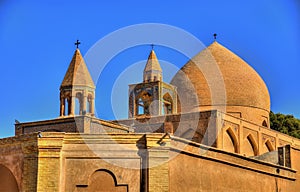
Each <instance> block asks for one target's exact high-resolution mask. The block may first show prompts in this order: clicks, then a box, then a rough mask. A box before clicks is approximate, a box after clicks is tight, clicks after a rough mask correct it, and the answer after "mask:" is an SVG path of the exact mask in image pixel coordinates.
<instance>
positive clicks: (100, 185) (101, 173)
mask: <svg viewBox="0 0 300 192" xmlns="http://www.w3.org/2000/svg"><path fill="white" fill-rule="evenodd" d="M76 188H77V189H76V191H78V192H79V191H85V192H95V191H97V192H127V191H128V185H124V184H121V185H120V184H118V183H117V178H116V176H115V175H114V174H113V173H112V172H111V171H109V170H107V169H99V170H97V171H95V172H94V173H93V174H92V175H91V176H90V177H89V180H88V185H77V186H76Z"/></svg>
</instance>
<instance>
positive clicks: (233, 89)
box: [171, 42, 270, 124]
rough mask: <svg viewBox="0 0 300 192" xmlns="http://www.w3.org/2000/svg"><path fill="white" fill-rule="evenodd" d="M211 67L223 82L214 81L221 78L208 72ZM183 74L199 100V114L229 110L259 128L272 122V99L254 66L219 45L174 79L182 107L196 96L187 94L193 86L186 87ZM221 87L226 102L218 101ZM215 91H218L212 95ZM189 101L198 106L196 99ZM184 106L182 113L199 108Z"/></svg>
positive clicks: (189, 103) (228, 111)
mask: <svg viewBox="0 0 300 192" xmlns="http://www.w3.org/2000/svg"><path fill="white" fill-rule="evenodd" d="M210 66H216V68H215V69H217V68H219V74H220V76H221V78H222V79H223V82H220V80H218V81H213V80H211V79H214V78H215V76H217V73H216V71H214V70H207V69H208V68H210ZM203 69H204V71H206V72H205V73H204V72H203ZM182 74H184V76H185V78H187V79H188V80H189V82H190V83H191V85H192V86H193V88H194V92H195V96H196V97H197V99H198V104H197V105H198V110H199V107H200V110H205V109H214V108H215V107H216V106H226V112H227V113H231V114H233V115H235V116H238V117H241V118H244V119H248V120H250V121H254V122H256V123H259V124H261V122H262V121H263V119H265V120H266V121H267V122H268V119H269V117H268V114H269V112H270V96H269V92H268V89H267V86H266V85H265V83H264V81H263V80H262V78H261V77H260V76H259V75H258V73H257V72H256V71H255V70H254V69H253V68H252V67H251V66H250V65H248V64H247V63H246V62H245V61H244V60H242V59H241V58H240V57H238V56H237V55H236V54H234V53H233V52H231V51H230V50H228V49H227V48H225V47H224V46H222V45H220V44H219V43H217V42H214V43H212V44H211V45H210V46H208V47H207V48H206V49H204V50H203V51H201V52H200V53H198V54H197V55H196V56H195V57H194V58H192V59H191V60H190V61H189V62H187V63H186V64H185V65H184V66H183V67H182V68H181V70H180V71H179V72H178V73H177V74H176V75H175V76H174V78H173V79H172V82H171V84H173V85H175V86H177V88H178V94H179V99H180V97H181V99H180V100H179V101H178V103H179V106H180V103H182V98H187V97H189V95H193V94H191V93H190V92H191V91H189V90H187V89H188V88H189V87H190V86H188V85H187V84H186V82H187V80H184V81H183V79H184V77H183V75H182ZM218 82H219V83H218ZM221 84H223V91H225V94H226V99H223V100H222V99H220V98H218V95H220V94H219V93H218V90H221V88H222V86H221ZM218 86H219V87H218ZM213 89H217V91H215V90H214V91H212V90H213ZM180 94H181V95H184V96H180ZM188 100H191V101H192V102H195V100H193V99H188ZM181 105H182V106H181V111H182V112H183V110H182V109H183V108H184V107H187V105H189V109H191V108H193V107H192V106H191V105H194V107H195V103H193V104H192V103H191V102H188V104H186V103H185V104H184V106H183V104H181ZM187 108H188V107H187ZM179 110H180V107H179Z"/></svg>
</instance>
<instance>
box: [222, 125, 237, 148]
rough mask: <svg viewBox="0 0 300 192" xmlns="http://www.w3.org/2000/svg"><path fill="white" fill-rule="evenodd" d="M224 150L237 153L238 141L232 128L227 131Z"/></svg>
mask: <svg viewBox="0 0 300 192" xmlns="http://www.w3.org/2000/svg"><path fill="white" fill-rule="evenodd" d="M223 148H224V150H226V151H229V152H232V153H237V152H238V150H237V139H236V136H235V134H234V132H233V131H232V130H231V128H229V129H227V130H226V132H225V134H224V137H223Z"/></svg>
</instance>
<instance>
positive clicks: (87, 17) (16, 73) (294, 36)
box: [0, 0, 300, 137]
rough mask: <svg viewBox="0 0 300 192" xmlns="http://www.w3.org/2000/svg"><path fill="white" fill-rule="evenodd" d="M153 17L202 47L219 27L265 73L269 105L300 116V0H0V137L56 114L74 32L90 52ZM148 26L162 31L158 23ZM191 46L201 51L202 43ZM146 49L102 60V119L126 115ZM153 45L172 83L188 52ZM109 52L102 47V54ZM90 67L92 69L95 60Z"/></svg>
mask: <svg viewBox="0 0 300 192" xmlns="http://www.w3.org/2000/svg"><path fill="white" fill-rule="evenodd" d="M147 23H152V24H153V23H154V24H164V25H168V26H173V27H176V28H178V29H180V30H184V31H185V32H187V33H188V34H190V35H192V36H193V37H195V38H197V39H198V40H200V41H201V42H202V43H203V45H205V46H208V45H209V44H211V43H212V42H213V34H214V33H217V34H218V36H217V41H218V42H219V43H220V44H222V45H224V46H225V47H227V48H229V49H230V50H231V51H233V52H234V53H236V54H237V55H238V56H240V57H241V58H242V59H244V60H245V61H246V62H248V63H249V64H250V65H251V66H252V67H253V68H254V69H255V70H256V71H257V72H258V73H259V74H260V76H261V77H262V78H263V80H264V81H265V83H266V85H267V87H268V89H269V92H270V97H271V110H272V111H273V112H275V113H278V112H280V113H284V114H292V115H294V116H295V117H297V118H300V110H299V108H300V99H299V95H300V84H299V72H300V3H299V1H297V0H289V1H286V0H277V1H274V0H251V1H239V0H236V1H230V0H229V1H221V0H214V1H201V0H194V1H169V0H165V1H158V0H151V1H130V0H128V1H115V0H110V1H86V2H83V1H76V0H73V1H67V0H66V1H58V0H51V1H48V0H45V1H30V0H26V1H25V0H2V1H0V56H1V64H0V65H1V75H0V87H1V94H0V101H1V103H2V104H1V110H0V137H8V136H13V135H14V123H15V120H18V121H20V122H28V121H36V120H43V119H53V118H57V117H58V116H59V86H60V84H61V82H62V79H63V77H64V75H65V72H66V70H67V68H68V65H69V63H70V61H71V58H72V55H73V53H74V51H75V45H74V42H75V41H76V40H77V39H79V40H80V41H81V44H80V47H79V48H80V51H81V53H82V55H86V54H87V53H89V51H90V50H91V49H93V48H95V45H96V44H97V43H98V44H99V43H101V42H102V40H103V39H105V38H106V39H107V37H110V35H111V34H112V33H114V32H115V31H117V30H120V29H124V28H126V27H128V26H134V25H137V24H140V25H141V24H147ZM150 33H151V34H153V33H154V34H156V33H157V36H160V35H161V34H160V32H157V31H150ZM126 41H127V39H126V38H125V39H124V40H121V41H119V42H115V43H116V44H118V43H124V42H125V43H126ZM179 41H180V39H179ZM181 42H182V43H183V44H184V43H186V42H184V40H181ZM193 49H194V50H195V51H198V50H197V49H199V51H200V50H201V47H199V48H198V47H195V48H193ZM150 50H151V47H150V46H149V44H147V43H145V44H144V45H143V44H140V45H138V46H132V47H129V48H127V49H124V50H123V51H121V52H118V53H117V54H115V55H114V57H113V58H111V59H110V60H109V61H108V63H106V64H107V65H106V66H105V68H104V69H103V71H102V73H101V75H100V77H99V79H97V81H96V85H97V86H96V89H97V91H96V101H95V102H96V111H97V116H98V117H99V118H103V119H116V118H126V117H127V108H126V107H127V98H128V97H127V93H128V90H127V89H128V86H127V84H130V83H138V82H140V81H142V69H143V67H144V64H145V60H146V59H147V57H148V54H149V52H150ZM154 50H155V52H156V54H157V57H158V58H159V59H160V60H161V64H162V68H163V70H164V80H165V81H166V82H168V81H169V80H170V79H171V78H172V75H173V74H174V73H175V72H176V70H177V69H178V68H180V67H181V66H183V65H184V64H185V62H187V60H188V58H187V57H186V56H185V55H183V54H182V53H179V52H178V51H176V50H175V49H172V48H170V47H167V46H162V45H157V46H154ZM105 54H106V52H105V51H104V52H99V53H97V56H98V57H97V59H99V60H101V58H104V57H105ZM87 65H88V67H89V69H90V70H91V68H92V67H93V66H95V65H97V63H87ZM131 69H134V70H131ZM128 71H134V72H131V73H128ZM128 76H130V77H131V78H128ZM124 84H125V86H124Z"/></svg>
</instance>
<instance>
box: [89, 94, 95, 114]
mask: <svg viewBox="0 0 300 192" xmlns="http://www.w3.org/2000/svg"><path fill="white" fill-rule="evenodd" d="M94 106H95V100H94V97H92V98H91V104H90V110H91V115H92V116H94V115H95V109H94Z"/></svg>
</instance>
